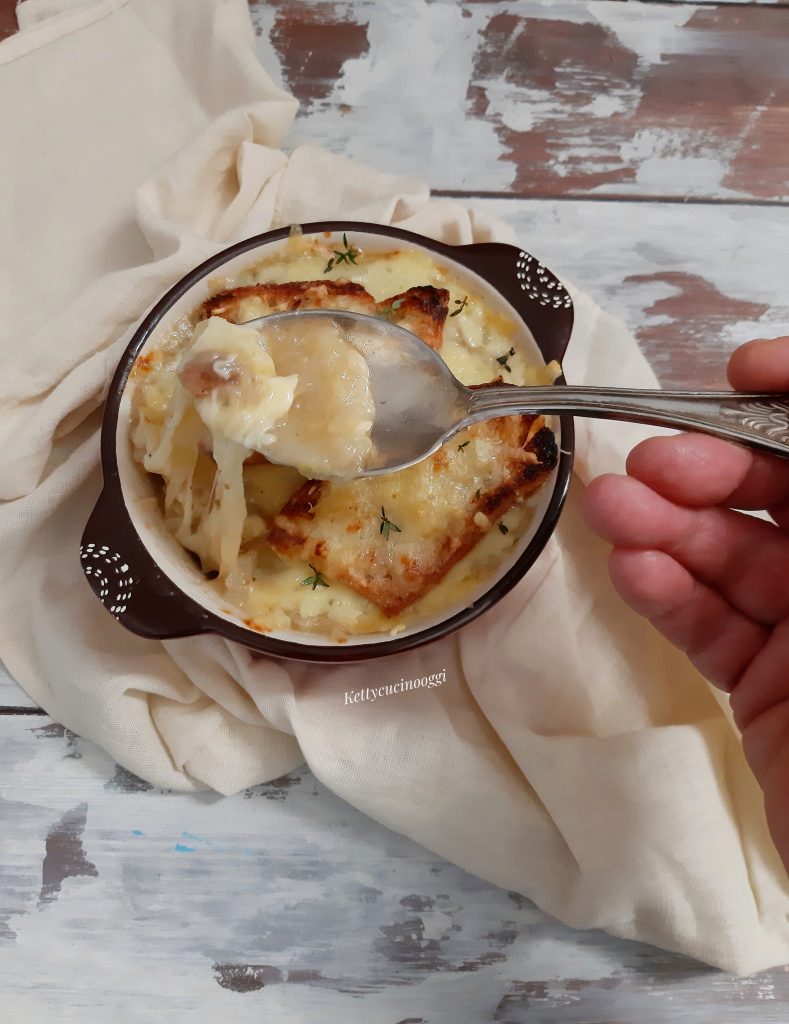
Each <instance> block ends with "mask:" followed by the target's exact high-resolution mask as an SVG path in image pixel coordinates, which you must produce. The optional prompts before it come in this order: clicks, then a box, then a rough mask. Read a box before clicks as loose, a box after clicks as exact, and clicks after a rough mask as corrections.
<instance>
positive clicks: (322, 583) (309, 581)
mask: <svg viewBox="0 0 789 1024" xmlns="http://www.w3.org/2000/svg"><path fill="white" fill-rule="evenodd" d="M309 565H310V569H312V572H313V575H312V576H307V578H306V579H303V580H302V581H301V583H300V586H302V587H312V589H313V590H315V589H316V587H328V586H329V584H328V583H327V582H326V578H325V576H324V575H323V573H322V572H318V570H317V569H316V568H315V566H314V565H313V564H312V562H310V563H309Z"/></svg>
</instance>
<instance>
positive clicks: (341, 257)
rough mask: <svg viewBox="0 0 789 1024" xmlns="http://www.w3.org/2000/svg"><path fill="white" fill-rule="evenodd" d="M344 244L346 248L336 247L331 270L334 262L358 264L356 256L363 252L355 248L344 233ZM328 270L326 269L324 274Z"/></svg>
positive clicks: (330, 263) (335, 264)
mask: <svg viewBox="0 0 789 1024" xmlns="http://www.w3.org/2000/svg"><path fill="white" fill-rule="evenodd" d="M342 244H343V245H344V246H345V250H344V251H343V250H341V249H335V250H334V259H333V260H329V269H330V270H331V265H332V263H333V264H334V266H339V265H340V263H353V264H354V265H355V264H356V257H357V256H360V255H361V253H360V252H359V250H358V249H354V247H353V246H352V245H348V237H347V235H345V234H344V233H343V236H342ZM325 273H326V271H325V270H324V274H325Z"/></svg>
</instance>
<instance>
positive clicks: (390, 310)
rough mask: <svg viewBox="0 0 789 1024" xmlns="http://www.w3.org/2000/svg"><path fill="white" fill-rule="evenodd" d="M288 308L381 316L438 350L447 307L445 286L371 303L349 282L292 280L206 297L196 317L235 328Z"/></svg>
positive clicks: (424, 287) (427, 287)
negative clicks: (216, 319)
mask: <svg viewBox="0 0 789 1024" xmlns="http://www.w3.org/2000/svg"><path fill="white" fill-rule="evenodd" d="M292 309H344V310H348V311H349V312H351V313H367V314H368V315H369V316H386V317H387V318H388V319H390V320H391V321H392V322H393V323H396V324H399V325H400V326H401V327H405V328H406V330H409V331H411V332H412V333H414V334H416V335H417V337H419V338H421V339H422V341H424V342H425V344H427V345H430V347H431V348H434V349H439V348H440V347H441V334H442V331H443V329H444V321H445V320H446V318H447V311H448V309H449V292H448V291H447V290H446V288H433V287H432V285H422V286H419V287H415V288H409V289H408V290H407V291H404V292H401V293H400V294H399V295H393V296H391V298H388V299H384V300H383V301H382V302H376V301H375V299H374V298H373V297H372V295H370V293H369V292H368V291H367V290H366V289H365V288H363V287H362V285H360V284H353V282H351V281H342V280H338V281H294V282H292V283H290V284H250V285H241V286H239V287H238V288H231V289H230V290H229V291H224V292H220V293H219V294H218V295H213V296H212V297H211V298H209V299H206V300H205V302H203V304H202V305H201V306H200V309H199V311H198V318H199V319H200V320H205V319H207V318H208V317H210V316H221V317H222V318H223V319H224V320H230V321H231V322H232V323H235V324H240V323H243V322H244V321H245V320H254V319H255V318H256V317H259V316H268V315H269V314H270V313H284V312H287V311H289V310H292Z"/></svg>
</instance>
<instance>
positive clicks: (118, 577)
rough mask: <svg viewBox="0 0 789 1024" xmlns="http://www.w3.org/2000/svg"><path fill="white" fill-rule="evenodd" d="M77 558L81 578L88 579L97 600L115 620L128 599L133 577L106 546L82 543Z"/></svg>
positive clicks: (123, 609)
mask: <svg viewBox="0 0 789 1024" xmlns="http://www.w3.org/2000/svg"><path fill="white" fill-rule="evenodd" d="M79 557H80V559H81V561H82V569H83V571H84V573H85V575H86V576H88V577H92V580H93V587H94V590H96V592H97V594H98V597H99V600H100V601H101V603H102V604H103V605H104V607H105V608H106V609H107V610H108V611H109V612H110V613H111V614H112V615H113V617H114V618H116V619H119V618H120V616H121V615H123V613H124V612H125V611H126V609H127V607H128V604H129V601H130V599H131V596H132V586H133V584H134V578H133V577H132V575H131V573H130V571H129V566H128V565H127V564H126V562H124V561H122V558H121V556H120V555H119V554H118V553H117V552H115V551H113V552H111V551H110V549H109V548H108V547H107V545H106V544H92V543H91V544H83V545H82V546H81V547H80V549H79Z"/></svg>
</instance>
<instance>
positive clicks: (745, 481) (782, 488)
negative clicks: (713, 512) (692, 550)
mask: <svg viewBox="0 0 789 1024" xmlns="http://www.w3.org/2000/svg"><path fill="white" fill-rule="evenodd" d="M627 473H628V475H629V476H633V477H635V478H636V479H637V480H640V481H641V483H644V484H646V485H647V486H648V487H651V488H652V490H653V491H657V493H658V494H661V495H662V496H663V497H664V498H668V499H669V500H670V501H673V502H675V503H676V504H678V505H685V506H690V507H695V508H704V507H708V506H710V505H722V506H724V507H727V508H743V509H769V510H770V512H771V513H772V514H773V516H774V517H775V519H776V521H777V522H779V523H780V524H781V525H782V526H783V525H786V524H787V520H788V519H789V516H787V513H786V510H787V508H788V507H789V460H784V459H778V458H775V457H773V456H771V455H764V454H762V453H761V452H753V451H749V450H748V449H747V448H741V447H739V446H738V445H732V444H728V443H727V442H726V441H721V440H719V439H718V438H715V437H708V436H706V435H705V434H678V435H676V436H674V437H650V438H648V439H647V440H646V441H642V442H641V444H639V445H637V446H636V447H635V448H634V449H633V451H632V452H631V453H630V455H629V456H628V459H627Z"/></svg>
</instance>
